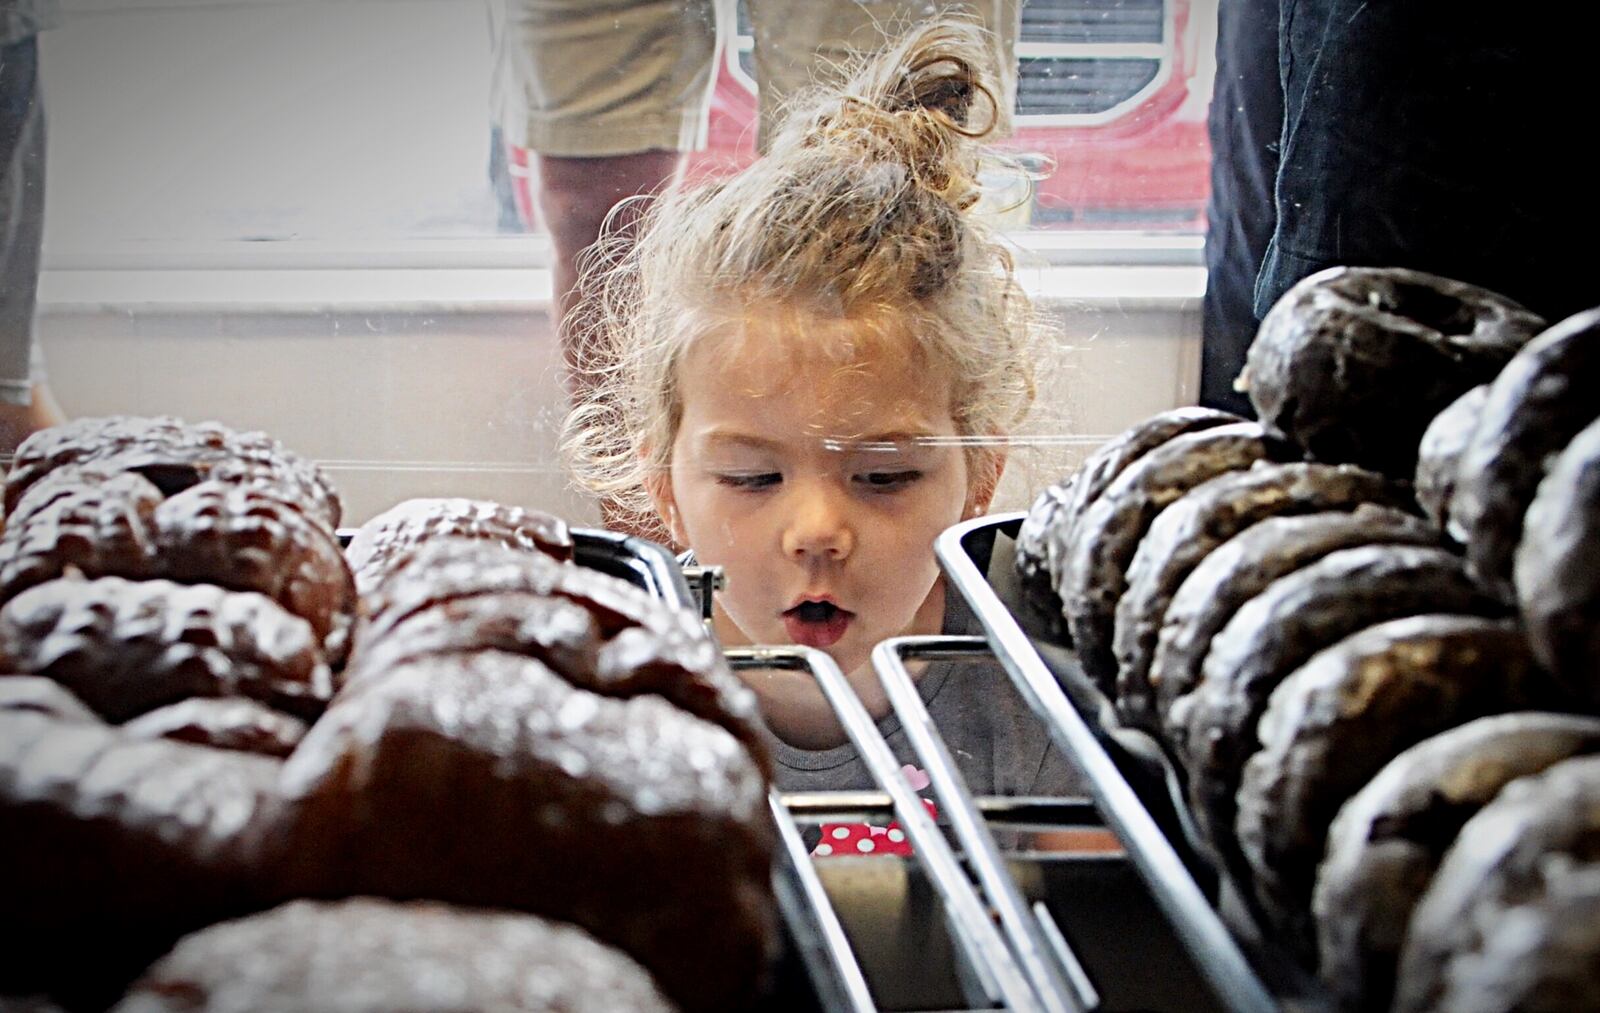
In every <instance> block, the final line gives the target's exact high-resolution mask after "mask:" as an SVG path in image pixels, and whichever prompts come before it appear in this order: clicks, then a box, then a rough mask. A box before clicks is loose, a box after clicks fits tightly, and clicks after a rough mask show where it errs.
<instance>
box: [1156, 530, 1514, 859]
mask: <svg viewBox="0 0 1600 1013" xmlns="http://www.w3.org/2000/svg"><path fill="white" fill-rule="evenodd" d="M1439 610H1446V611H1449V612H1457V613H1461V614H1465V615H1491V616H1492V615H1495V614H1497V613H1501V612H1503V611H1504V610H1503V607H1502V606H1501V605H1500V604H1499V603H1498V602H1496V601H1495V600H1494V599H1492V598H1491V597H1489V596H1488V595H1486V594H1485V593H1484V592H1483V591H1481V590H1480V589H1479V588H1478V586H1477V584H1476V583H1474V582H1473V581H1472V579H1471V578H1470V577H1468V576H1467V572H1466V567H1465V566H1464V565H1463V564H1462V562H1461V560H1460V559H1459V558H1458V557H1457V556H1455V555H1453V554H1451V553H1449V552H1446V551H1444V550H1443V549H1430V548H1418V547H1414V546H1409V545H1368V546H1363V547H1362V548H1359V549H1344V550H1341V551H1339V552H1335V553H1333V554H1332V555H1329V556H1325V557H1323V558H1322V559H1319V560H1318V561H1317V562H1315V563H1312V564H1311V565H1310V566H1307V567H1305V568H1304V569H1301V570H1297V571H1295V572H1294V573H1291V574H1289V575H1288V576H1286V577H1282V578H1279V579H1278V580H1276V581H1274V582H1273V583H1272V584H1270V585H1269V586H1268V587H1267V589H1266V590H1265V591H1263V592H1262V593H1261V594H1259V595H1257V596H1256V597H1255V598H1253V599H1251V600H1250V601H1249V602H1247V603H1246V604H1245V605H1244V606H1243V607H1242V608H1240V609H1239V611H1238V612H1237V613H1235V614H1234V617H1233V618H1232V619H1231V620H1229V622H1228V625H1227V626H1225V627H1223V629H1222V632H1221V633H1218V634H1217V636H1216V638H1215V639H1214V640H1213V641H1212V643H1211V650H1210V652H1209V653H1207V655H1206V660H1205V665H1204V667H1203V675H1202V678H1201V680H1200V685H1199V686H1198V687H1196V689H1195V691H1194V694H1193V699H1192V704H1191V708H1190V711H1189V737H1188V743H1187V744H1188V763H1187V765H1186V769H1187V771H1188V774H1189V796H1190V801H1191V803H1192V805H1193V808H1194V817H1195V824H1196V826H1197V827H1198V829H1199V831H1200V833H1201V834H1202V835H1203V836H1204V837H1205V839H1206V841H1207V843H1209V844H1210V846H1211V847H1212V849H1213V851H1214V853H1215V854H1216V856H1217V857H1218V858H1219V859H1220V860H1221V861H1222V862H1223V863H1224V864H1225V865H1226V866H1227V867H1228V868H1230V869H1233V870H1235V871H1236V872H1237V873H1238V876H1237V877H1236V878H1237V879H1238V880H1239V881H1240V882H1241V883H1244V882H1247V881H1248V878H1249V871H1248V869H1246V868H1244V867H1243V861H1242V856H1241V855H1240V853H1239V850H1238V846H1237V842H1236V841H1235V840H1234V833H1233V831H1234V820H1235V817H1236V815H1237V806H1236V804H1235V801H1234V798H1235V793H1236V792H1237V791H1238V788H1239V778H1240V774H1241V772H1242V771H1243V769H1244V764H1245V761H1246V760H1248V759H1249V758H1250V756H1251V754H1253V753H1254V752H1255V751H1256V750H1257V749H1259V748H1260V745H1261V744H1260V741H1259V740H1258V739H1257V737H1256V723H1257V722H1258V721H1259V720H1260V719H1261V713H1262V711H1264V710H1265V709H1266V705H1267V699H1268V697H1269V695H1270V694H1271V693H1272V691H1273V690H1274V689H1275V688H1277V686H1278V684H1279V683H1280V682H1282V681H1283V679H1284V678H1285V677H1287V676H1288V675H1289V673H1290V672H1292V671H1294V670H1295V669H1296V668H1299V667H1300V666H1301V665H1302V664H1304V663H1305V662H1306V661H1307V659H1309V658H1310V657H1311V656H1312V655H1313V654H1315V653H1316V652H1318V651H1320V650H1322V649H1323V648H1324V647H1328V646H1330V645H1332V644H1333V643H1335V642H1337V641H1338V640H1340V639H1342V638H1344V637H1346V636H1349V635H1350V634H1351V633H1354V632H1356V631H1357V630H1359V629H1362V628H1364V627H1367V626H1371V625H1373V624H1374V623H1378V622H1382V621H1384V620H1386V619H1397V618H1400V617H1402V616H1410V615H1417V614H1420V613H1423V612H1432V611H1439Z"/></svg>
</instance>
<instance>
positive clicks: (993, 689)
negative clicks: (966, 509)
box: [771, 584, 1087, 795]
mask: <svg viewBox="0 0 1600 1013" xmlns="http://www.w3.org/2000/svg"><path fill="white" fill-rule="evenodd" d="M943 632H944V633H946V634H950V635H960V636H970V635H976V634H979V633H981V632H982V629H981V627H980V626H979V625H978V621H977V619H976V618H975V617H974V616H973V615H972V612H971V610H970V609H969V608H968V607H967V604H966V601H965V600H964V599H963V598H962V597H961V595H960V594H959V593H958V592H957V591H955V590H954V589H953V588H950V587H949V585H948V584H947V585H946V592H945V621H944V630H943ZM917 691H918V694H919V695H920V696H921V697H922V702H923V704H924V705H925V706H926V707H927V708H928V714H929V716H930V717H931V718H932V719H933V723H934V727H936V728H937V729H938V730H939V735H940V736H941V737H942V738H943V739H944V742H945V745H946V746H947V747H949V750H950V755H951V756H952V757H953V758H954V759H955V761H956V766H957V768H959V769H960V771H961V776H962V777H963V778H965V779H966V782H967V787H968V788H969V789H970V790H971V791H972V793H973V794H974V795H1084V794H1087V784H1086V781H1085V779H1084V777H1083V775H1082V774H1081V773H1080V772H1079V771H1078V769H1077V767H1076V766H1075V765H1074V764H1073V763H1072V762H1071V761H1069V760H1068V759H1067V758H1066V757H1065V756H1063V755H1062V754H1061V751H1060V750H1058V749H1057V748H1056V747H1055V745H1054V744H1053V743H1051V741H1050V734H1049V732H1048V731H1047V730H1046V728H1045V725H1044V722H1043V720H1042V719H1041V718H1040V717H1039V716H1038V715H1036V714H1035V713H1034V712H1033V710H1032V709H1031V708H1030V707H1029V706H1028V705H1027V703H1026V702H1025V701H1024V700H1023V699H1022V697H1021V695H1020V694H1018V693H1017V690H1016V687H1015V686H1013V685H1012V684H1011V679H1010V677H1009V676H1007V675H1006V673H1005V672H1004V671H1002V670H1001V668H1000V666H999V664H998V663H997V662H992V661H946V662H931V663H929V665H928V667H927V669H926V670H925V671H924V673H923V675H922V678H921V680H919V681H918V683H917ZM878 730H879V732H881V733H882V734H883V737H884V739H885V740H886V741H887V742H888V743H889V748H890V749H891V750H893V752H894V755H895V757H896V758H897V759H898V760H899V762H900V763H901V764H910V765H912V766H914V767H917V768H918V769H920V768H921V764H918V763H916V762H915V761H914V760H913V753H912V750H911V744H910V742H909V741H908V739H907V737H906V733H905V730H904V729H903V728H901V727H900V720H899V719H898V718H896V717H895V716H894V714H893V713H891V714H889V715H887V716H885V717H884V718H883V720H881V721H879V722H878ZM771 744H772V756H773V760H774V761H775V762H774V781H775V783H776V785H777V787H778V789H779V790H780V791H850V790H871V789H874V788H876V787H877V786H876V785H875V784H874V783H873V781H872V777H871V775H870V774H869V773H868V772H867V767H866V764H865V763H863V762H862V760H861V758H860V757H859V756H858V755H857V754H856V750H855V747H854V746H852V745H850V744H848V743H847V744H845V745H842V746H838V747H836V748H833V749H816V750H813V749H796V748H795V747H793V746H790V745H788V744H786V743H784V742H782V741H781V740H779V739H777V738H776V737H771ZM913 785H914V786H915V787H918V788H920V787H922V786H923V785H922V783H921V778H920V777H913Z"/></svg>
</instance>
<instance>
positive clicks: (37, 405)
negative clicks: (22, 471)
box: [0, 383, 67, 454]
mask: <svg viewBox="0 0 1600 1013" xmlns="http://www.w3.org/2000/svg"><path fill="white" fill-rule="evenodd" d="M66 420H67V417H66V416H65V415H63V414H62V412H61V407H60V406H59V405H57V404H56V399H55V395H54V394H52V393H50V385H49V384H46V383H36V384H34V385H33V403H32V404H29V405H9V404H0V454H10V453H13V452H15V451H16V449H17V446H18V445H19V444H21V443H22V441H23V440H25V439H27V438H28V437H29V436H32V435H33V434H34V433H36V432H38V431H39V430H41V429H48V428H50V427H51V426H55V425H60V424H61V423H63V422H65V421H66Z"/></svg>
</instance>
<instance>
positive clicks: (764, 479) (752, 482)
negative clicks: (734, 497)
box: [717, 471, 783, 490]
mask: <svg viewBox="0 0 1600 1013" xmlns="http://www.w3.org/2000/svg"><path fill="white" fill-rule="evenodd" d="M781 481H783V476H782V475H779V474H778V473H777V472H776V471H762V472H755V473H752V474H748V475H746V474H729V475H718V476H717V484H718V485H725V486H727V487H729V488H730V489H749V490H756V489H770V488H772V487H773V486H775V485H777V484H778V483H779V482H781Z"/></svg>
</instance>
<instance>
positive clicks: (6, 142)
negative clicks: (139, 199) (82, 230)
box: [0, 0, 62, 454]
mask: <svg viewBox="0 0 1600 1013" xmlns="http://www.w3.org/2000/svg"><path fill="white" fill-rule="evenodd" d="M58 18H59V11H58V9H57V5H56V3H55V0H0V454H10V453H11V452H12V451H14V450H16V448H17V444H19V443H21V442H22V441H23V440H24V439H26V438H27V437H28V435H29V434H30V433H34V432H37V431H38V430H40V429H44V428H46V427H47V426H52V425H55V424H56V423H58V422H60V421H62V414H61V409H60V408H59V407H57V406H56V403H55V398H54V397H53V396H52V395H51V393H50V387H49V385H48V384H47V383H46V382H45V379H44V361H43V357H42V355H41V353H40V351H39V343H38V339H37V337H36V335H35V334H34V320H33V317H34V300H35V297H36V293H37V290H38V281H39V248H40V243H41V240H42V238H43V235H44V228H43V225H44V164H45V134H44V107H43V104H42V103H41V101H40V97H39V44H38V36H39V33H40V32H42V31H44V30H45V29H46V28H51V27H53V26H54V25H55V24H56V22H57V19H58Z"/></svg>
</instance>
